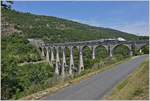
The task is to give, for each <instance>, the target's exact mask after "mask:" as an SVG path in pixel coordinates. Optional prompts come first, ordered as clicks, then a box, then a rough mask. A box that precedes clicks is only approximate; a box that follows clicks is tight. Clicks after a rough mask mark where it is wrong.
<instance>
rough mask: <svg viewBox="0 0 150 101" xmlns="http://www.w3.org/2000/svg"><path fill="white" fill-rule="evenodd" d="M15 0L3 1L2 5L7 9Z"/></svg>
mask: <svg viewBox="0 0 150 101" xmlns="http://www.w3.org/2000/svg"><path fill="white" fill-rule="evenodd" d="M12 4H13V1H1V6H2V7H3V8H5V9H10V8H11V5H12Z"/></svg>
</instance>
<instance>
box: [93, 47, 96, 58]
mask: <svg viewBox="0 0 150 101" xmlns="http://www.w3.org/2000/svg"><path fill="white" fill-rule="evenodd" d="M95 48H96V47H94V46H93V48H92V59H93V60H94V59H95Z"/></svg>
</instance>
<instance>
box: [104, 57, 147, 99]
mask: <svg viewBox="0 0 150 101" xmlns="http://www.w3.org/2000/svg"><path fill="white" fill-rule="evenodd" d="M104 99H107V100H148V99H149V61H148V60H146V61H144V62H143V63H142V64H141V65H140V67H139V68H138V69H137V70H136V71H135V72H134V73H132V74H131V75H130V76H129V77H128V78H127V79H126V80H124V81H122V82H121V83H120V84H119V85H118V86H117V87H116V88H115V89H114V90H113V91H112V93H111V94H110V95H108V96H106V97H104Z"/></svg>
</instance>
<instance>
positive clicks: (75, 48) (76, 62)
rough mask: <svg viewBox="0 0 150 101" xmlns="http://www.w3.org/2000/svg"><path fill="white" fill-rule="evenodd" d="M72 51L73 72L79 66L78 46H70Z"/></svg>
mask: <svg viewBox="0 0 150 101" xmlns="http://www.w3.org/2000/svg"><path fill="white" fill-rule="evenodd" d="M72 51H73V62H74V70H73V72H75V73H76V72H77V71H78V65H79V47H78V46H72Z"/></svg>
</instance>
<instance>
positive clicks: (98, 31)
mask: <svg viewBox="0 0 150 101" xmlns="http://www.w3.org/2000/svg"><path fill="white" fill-rule="evenodd" d="M2 21H5V24H4V27H3V26H2V27H3V28H2V29H3V30H4V28H6V26H7V28H9V31H6V30H4V31H3V32H2V36H7V35H10V34H12V33H13V32H17V33H19V34H21V35H23V36H25V37H26V38H42V39H44V40H45V41H49V42H68V41H79V40H93V39H101V38H117V37H123V38H125V39H127V40H137V39H138V36H136V35H133V34H129V33H125V32H121V31H117V30H113V29H109V28H102V27H94V26H89V25H86V24H81V23H78V22H74V21H70V20H66V19H62V18H56V17H51V16H43V15H34V14H30V13H21V12H18V11H15V10H7V9H2ZM7 32H8V33H7Z"/></svg>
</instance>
